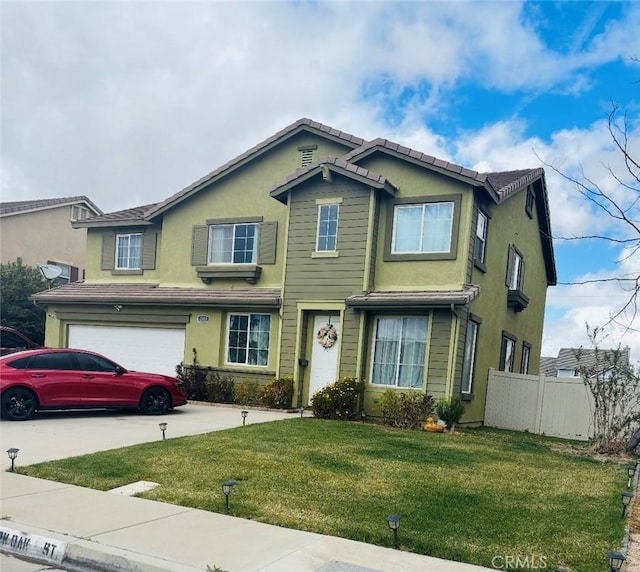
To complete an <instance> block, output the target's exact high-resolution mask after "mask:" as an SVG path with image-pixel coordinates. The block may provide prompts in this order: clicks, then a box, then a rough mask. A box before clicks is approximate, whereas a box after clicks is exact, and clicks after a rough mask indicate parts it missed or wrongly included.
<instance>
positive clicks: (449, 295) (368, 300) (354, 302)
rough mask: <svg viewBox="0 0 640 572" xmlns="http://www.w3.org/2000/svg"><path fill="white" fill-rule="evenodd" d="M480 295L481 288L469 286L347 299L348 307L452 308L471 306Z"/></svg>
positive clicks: (376, 293)
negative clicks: (452, 306) (460, 288)
mask: <svg viewBox="0 0 640 572" xmlns="http://www.w3.org/2000/svg"><path fill="white" fill-rule="evenodd" d="M479 294H480V286H477V285H467V286H464V288H463V289H462V290H421V291H397V292H396V291H394V292H369V293H368V294H361V295H356V296H349V297H348V298H347V299H346V304H347V306H354V307H366V306H374V307H377V308H383V307H399V306H405V305H406V306H412V307H416V306H425V307H435V306H447V307H448V306H451V304H455V305H465V304H469V303H470V302H471V301H472V300H474V299H475V298H477V297H478V295H479Z"/></svg>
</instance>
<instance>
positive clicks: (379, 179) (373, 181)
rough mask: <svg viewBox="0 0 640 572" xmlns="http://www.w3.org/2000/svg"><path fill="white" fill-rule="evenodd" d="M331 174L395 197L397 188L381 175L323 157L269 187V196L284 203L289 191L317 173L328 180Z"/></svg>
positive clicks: (337, 159)
mask: <svg viewBox="0 0 640 572" xmlns="http://www.w3.org/2000/svg"><path fill="white" fill-rule="evenodd" d="M331 172H334V173H339V174H341V175H344V176H346V177H349V178H350V179H356V180H359V181H361V182H363V183H366V184H367V185H369V186H371V187H374V188H376V189H383V190H385V191H386V192H387V193H389V194H390V195H391V196H395V194H396V191H397V190H398V188H397V187H396V186H395V185H394V184H393V183H391V182H390V181H389V180H388V179H387V178H386V177H385V176H383V175H379V174H378V173H375V172H374V171H370V170H369V169H365V168H364V167H358V165H354V164H353V163H349V162H348V161H345V160H344V159H341V158H339V157H325V158H324V159H321V160H319V161H316V162H314V163H312V164H310V165H307V166H306V167H301V168H300V169H297V170H296V171H295V173H293V174H292V175H290V176H289V177H287V178H286V179H285V180H284V181H281V182H280V183H277V184H276V185H274V186H273V187H271V189H269V194H270V195H271V196H272V197H274V198H276V199H278V200H279V201H281V202H283V203H286V202H287V200H286V194H287V191H289V189H291V188H292V187H295V186H296V185H299V184H300V183H302V182H303V181H306V180H307V179H310V178H311V177H314V176H315V175H317V174H318V173H322V176H323V177H324V178H325V179H328V178H329V177H330V176H331V175H330V173H331Z"/></svg>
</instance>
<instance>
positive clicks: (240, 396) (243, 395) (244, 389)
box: [234, 379, 260, 405]
mask: <svg viewBox="0 0 640 572" xmlns="http://www.w3.org/2000/svg"><path fill="white" fill-rule="evenodd" d="M234 400H235V402H236V403H238V404H240V405H256V404H258V403H259V401H260V385H259V383H258V382H257V381H256V380H255V379H243V380H242V381H241V382H240V383H236V384H235V387H234Z"/></svg>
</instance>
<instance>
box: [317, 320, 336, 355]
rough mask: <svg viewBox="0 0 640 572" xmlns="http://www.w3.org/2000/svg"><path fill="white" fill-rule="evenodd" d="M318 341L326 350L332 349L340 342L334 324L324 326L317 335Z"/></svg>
mask: <svg viewBox="0 0 640 572" xmlns="http://www.w3.org/2000/svg"><path fill="white" fill-rule="evenodd" d="M316 340H318V343H319V344H320V345H321V346H322V347H323V348H324V349H325V350H328V349H330V348H332V347H333V346H334V345H335V343H336V341H337V340H338V332H336V328H335V326H334V325H333V324H330V323H329V324H327V325H326V326H322V327H321V328H320V329H319V330H318V332H317V333H316Z"/></svg>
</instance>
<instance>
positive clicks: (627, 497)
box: [620, 491, 633, 518]
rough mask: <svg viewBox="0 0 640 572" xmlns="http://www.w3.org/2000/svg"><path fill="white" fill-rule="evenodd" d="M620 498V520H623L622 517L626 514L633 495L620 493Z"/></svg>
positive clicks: (625, 492) (626, 492) (624, 492)
mask: <svg viewBox="0 0 640 572" xmlns="http://www.w3.org/2000/svg"><path fill="white" fill-rule="evenodd" d="M620 496H621V497H622V516H621V517H620V518H624V515H625V513H626V512H627V507H628V506H629V504H631V499H632V498H633V493H630V492H628V491H622V492H621V493H620Z"/></svg>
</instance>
